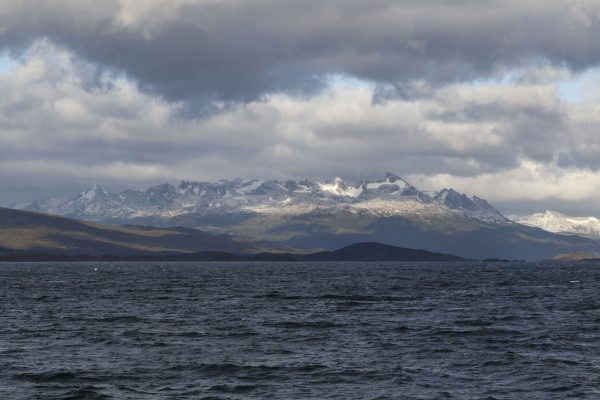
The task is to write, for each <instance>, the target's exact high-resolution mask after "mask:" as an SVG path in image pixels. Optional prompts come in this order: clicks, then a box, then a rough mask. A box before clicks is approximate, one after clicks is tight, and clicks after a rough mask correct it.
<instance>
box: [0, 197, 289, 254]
mask: <svg viewBox="0 0 600 400" xmlns="http://www.w3.org/2000/svg"><path fill="white" fill-rule="evenodd" d="M204 250H210V251H227V252H232V253H255V252H260V251H282V250H286V248H283V247H279V246H270V245H264V244H261V243H255V242H251V241H247V240H240V239H236V238H233V237H231V236H227V235H211V234H207V233H204V232H201V231H198V230H196V229H190V228H154V227H142V226H116V225H100V224H96V223H91V222H81V221H76V220H72V219H67V218H62V217H56V216H52V215H46V214H40V213H34V212H26V211H19V210H12V209H8V208H0V251H4V252H15V251H16V252H30V253H31V252H37V253H50V254H71V255H72V254H88V255H102V254H112V255H132V254H151V253H156V252H198V251H204Z"/></svg>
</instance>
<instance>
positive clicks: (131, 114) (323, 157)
mask: <svg viewBox="0 0 600 400" xmlns="http://www.w3.org/2000/svg"><path fill="white" fill-rule="evenodd" d="M90 80H94V81H95V82H96V84H93V85H90V84H89V81H90ZM0 90H1V91H2V93H3V96H2V97H1V98H0V168H1V170H2V171H3V172H2V177H1V181H0V184H1V185H2V187H10V188H13V189H11V191H12V192H14V191H15V190H16V189H14V188H16V187H22V186H23V182H28V183H29V184H30V185H31V189H30V190H29V191H27V190H22V191H21V192H22V195H21V198H22V200H27V199H31V198H32V197H38V196H39V193H44V194H46V193H47V192H48V191H49V189H48V187H49V186H56V188H55V189H52V190H57V191H58V188H60V191H62V192H64V190H65V187H67V186H69V185H70V186H69V187H72V190H71V191H75V190H79V189H80V188H81V187H82V186H87V185H88V184H90V183H92V182H98V183H101V184H107V185H108V186H109V187H119V188H122V187H125V186H135V187H140V186H143V185H145V184H150V183H158V182H162V181H175V180H179V179H192V180H195V179H221V178H228V177H230V178H231V177H235V176H241V177H249V178H252V177H258V178H271V177H273V178H282V179H287V178H302V177H307V176H308V177H321V178H327V177H330V176H333V175H342V176H345V177H347V178H349V179H357V180H358V179H362V178H376V177H379V175H381V174H382V173H383V172H384V171H386V170H392V171H396V172H398V173H400V174H402V175H408V176H416V177H417V178H416V179H418V180H421V181H423V182H424V184H425V185H427V186H431V187H433V188H435V187H437V188H441V187H442V186H448V185H452V186H457V187H458V188H461V187H462V188H464V189H463V190H465V191H469V192H476V193H478V194H482V195H484V194H485V195H489V196H491V198H492V199H493V198H500V199H503V201H506V202H507V204H508V203H509V202H510V199H506V198H503V197H502V196H504V195H505V194H506V193H505V191H504V189H502V188H501V187H500V186H499V185H497V184H494V183H491V184H490V183H489V182H490V181H491V182H494V181H496V180H497V181H502V180H508V181H511V182H513V183H514V184H515V185H517V183H518V184H519V185H520V186H515V190H511V191H509V192H508V193H510V195H511V196H519V195H520V194H519V190H522V189H525V188H527V186H528V185H530V184H531V182H538V181H539V182H544V184H545V185H549V186H551V185H552V181H553V180H559V181H560V180H561V179H567V178H564V177H565V176H567V175H564V174H563V175H561V172H560V171H561V169H573V168H582V169H586V168H587V169H595V170H597V169H598V167H599V166H598V165H596V160H595V159H594V157H593V154H594V149H595V148H597V145H596V143H597V142H598V139H597V138H596V135H595V128H596V127H598V126H600V120H597V119H598V117H596V115H597V113H594V112H593V110H594V107H595V106H594V105H583V104H582V105H576V104H567V103H564V102H562V101H560V100H559V98H558V97H557V92H556V88H555V86H554V84H552V83H538V82H533V83H524V82H520V81H518V80H517V81H516V82H513V83H510V82H509V83H495V82H487V83H476V84H474V83H470V84H450V85H445V86H443V87H438V88H435V87H431V88H429V89H428V91H429V93H428V95H427V96H424V97H419V98H418V99H416V100H415V99H407V98H402V97H396V98H389V99H387V100H385V101H382V102H373V101H372V99H373V96H374V94H375V92H376V90H377V89H376V87H375V86H373V85H365V84H357V83H353V82H338V83H334V84H332V85H330V86H329V87H328V88H326V89H324V90H323V91H321V92H320V93H318V94H315V95H313V96H308V97H303V96H294V95H288V94H284V93H279V94H273V95H270V96H267V97H265V98H263V99H262V100H260V101H252V102H247V103H241V104H236V105H229V106H228V107H224V108H223V109H222V110H221V111H220V112H218V113H215V114H212V115H209V116H205V117H203V118H195V119H180V118H178V117H177V115H178V112H179V109H180V107H181V105H180V104H179V103H176V102H175V103H173V102H169V101H166V100H164V99H161V98H160V97H157V96H153V95H150V94H147V93H145V92H143V91H140V90H139V88H138V87H137V86H136V85H135V84H134V83H132V82H131V81H130V80H128V79H126V78H123V77H120V76H116V75H111V74H108V75H105V74H100V75H98V74H97V73H96V71H95V70H94V67H93V65H92V64H89V63H85V62H82V61H81V60H79V59H78V58H76V57H75V56H74V53H72V52H71V51H69V50H66V49H64V48H62V47H60V46H56V45H54V44H52V43H50V42H49V41H47V40H42V41H39V42H36V43H35V44H34V45H33V46H32V47H31V48H30V49H29V50H28V51H27V53H26V54H25V55H24V57H23V60H22V63H21V64H19V65H17V66H15V67H14V68H13V69H12V70H11V71H10V72H9V73H8V74H5V75H0ZM598 143H599V144H600V142H598ZM595 146H596V147H595ZM567 155H568V157H567ZM565 160H568V162H567V161H565ZM526 164H530V165H537V166H538V168H539V166H544V165H546V166H548V168H550V169H551V168H554V169H555V171H558V172H555V173H554V175H553V174H549V175H543V176H538V175H535V174H534V175H531V176H530V175H528V174H527V173H525V172H526V171H525V172H523V168H524V167H523V166H524V165H526ZM552 166H553V167H552ZM515 171H516V172H515ZM519 171H521V173H518V172H519ZM419 176H420V178H419ZM440 176H442V177H443V179H442V178H439V177H440ZM577 176H579V177H581V176H585V175H577ZM490 177H492V178H490ZM569 179H570V178H569ZM577 179H579V181H581V179H583V178H577ZM586 179H588V178H586ZM473 182H478V183H477V184H475V183H473ZM486 182H487V183H486ZM515 182H516V183H515ZM477 185H480V186H477ZM478 187H479V190H478V189H477V188H478ZM517 187H518V188H520V189H517ZM536 190H538V191H540V193H542V192H543V191H542V189H541V188H540V189H536ZM495 191H497V192H495ZM35 193H37V195H36V196H34V194H35ZM545 193H546V194H547V195H548V196H558V195H559V194H558V193H556V192H552V191H548V192H545ZM27 196H29V197H27ZM573 196H575V197H576V198H582V197H585V196H589V193H587V192H586V193H583V192H578V193H575V192H573ZM14 197H15V196H14V194H11V195H10V196H8V195H3V196H0V198H3V199H4V200H3V201H5V202H6V201H9V200H7V199H12V198H14ZM538 200H539V199H538ZM11 201H12V200H11Z"/></svg>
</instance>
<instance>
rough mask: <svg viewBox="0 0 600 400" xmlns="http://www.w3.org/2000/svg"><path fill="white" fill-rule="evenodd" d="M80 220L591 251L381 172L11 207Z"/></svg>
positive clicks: (274, 235)
mask: <svg viewBox="0 0 600 400" xmlns="http://www.w3.org/2000/svg"><path fill="white" fill-rule="evenodd" d="M20 208H21V209H24V210H30V211H36V212H44V213H50V214H56V215H61V216H66V217H70V218H76V219H82V220H87V221H94V222H102V223H111V224H137V225H153V226H160V227H167V226H182V227H188V228H196V229H199V230H201V231H204V232H207V233H211V234H231V235H236V236H239V237H245V238H247V239H249V240H259V241H263V242H269V243H278V244H279V245H287V246H293V247H296V248H312V249H314V248H322V249H337V248H340V247H343V246H347V245H349V244H352V243H356V242H381V243H387V244H390V245H395V246H402V247H409V248H425V249H428V250H431V251H436V252H442V253H453V254H458V255H461V256H463V257H467V258H485V257H499V258H511V259H542V258H550V257H552V256H554V255H556V254H559V253H566V252H575V251H586V252H590V251H596V250H598V248H599V242H598V241H596V240H595V239H592V238H588V237H579V236H565V235H560V234H556V233H553V232H548V231H545V230H542V229H539V228H536V227H531V226H526V225H523V224H519V223H516V222H513V221H511V220H509V219H508V218H506V217H505V216H504V215H502V213H501V212H499V211H498V210H497V209H495V208H494V207H493V206H492V205H490V204H489V203H488V202H487V201H486V200H484V199H481V198H479V197H476V196H467V195H465V194H462V193H459V192H457V191H455V190H453V189H443V190H441V191H439V192H434V193H428V192H424V191H421V190H419V189H417V188H416V187H414V186H413V185H411V184H410V183H408V182H407V181H406V180H404V179H402V178H401V177H399V176H397V175H395V174H392V173H387V174H386V175H385V177H384V178H382V179H380V180H374V181H368V180H363V181H359V182H356V183H353V184H350V183H347V182H345V181H344V180H343V179H341V178H340V177H336V178H333V179H330V180H327V181H318V180H314V179H304V180H299V181H293V180H288V181H277V180H244V179H239V178H238V179H232V180H221V181H219V182H189V181H183V182H181V183H180V184H179V185H178V186H173V185H171V184H168V183H166V184H161V185H157V186H153V187H150V188H148V189H147V190H145V191H139V190H124V191H122V192H120V193H110V192H108V191H106V190H104V189H103V188H101V187H100V186H98V185H94V186H92V187H91V188H89V189H88V190H85V191H84V192H82V193H80V194H78V195H74V196H72V197H69V198H53V199H47V200H38V201H35V202H33V203H29V204H25V205H23V206H21V207H20Z"/></svg>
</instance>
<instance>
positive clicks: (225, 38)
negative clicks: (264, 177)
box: [0, 0, 600, 103]
mask: <svg viewBox="0 0 600 400" xmlns="http://www.w3.org/2000/svg"><path fill="white" fill-rule="evenodd" d="M40 37H44V38H47V39H48V40H50V41H52V42H55V43H60V44H61V45H64V46H66V47H68V48H70V49H71V50H72V51H73V52H75V53H76V54H77V56H78V57H82V58H85V59H86V60H87V61H89V62H92V63H94V64H95V65H97V66H100V67H102V68H107V69H111V70H115V71H119V72H122V73H124V74H126V76H128V77H130V78H131V79H133V80H134V81H136V82H138V83H139V85H140V88H142V89H143V90H144V91H146V92H149V93H154V94H158V95H160V96H162V97H164V98H167V99H170V100H175V101H186V102H187V103H194V102H196V103H197V102H200V103H206V102H209V101H212V100H215V99H216V100H223V101H233V102H238V101H242V102H247V101H254V100H256V99H259V98H261V97H262V96H264V95H268V94H272V93H280V92H287V93H315V90H317V89H319V88H323V86H324V82H325V81H326V77H327V76H329V75H331V74H343V75H347V76H353V77H356V78H359V79H362V80H368V81H372V82H377V83H383V84H387V85H398V86H399V87H404V86H406V85H409V84H410V82H413V81H419V80H422V81H425V82H428V83H430V84H433V85H445V84H448V83H452V82H460V81H468V80H472V79H476V78H481V77H490V76H495V75H497V74H504V73H506V72H507V71H510V70H511V69H513V68H516V67H524V66H531V65H540V64H541V65H547V64H548V65H555V66H564V67H566V68H568V69H571V70H573V71H580V70H584V69H586V68H590V67H593V66H596V65H598V63H599V62H600V41H598V40H597V38H598V37H600V4H598V3H597V2H593V1H586V0H557V1H546V0H492V1H485V2H482V1H479V0H461V1H452V2H449V1H445V0H433V1H427V2H423V1H416V0H415V1H409V0H403V1H395V0H373V1H369V2H364V1H347V0H328V1H323V0H288V1H276V0H228V1H215V0H198V1H192V0H174V1H170V2H169V4H168V6H166V5H165V3H164V2H162V1H156V0H145V1H132V0H121V1H119V0H106V1H103V2H101V3H100V2H97V1H92V0H79V1H73V0H53V1H34V0H21V1H7V2H2V4H0V46H2V45H3V46H5V47H9V48H12V49H13V50H15V51H18V50H19V49H21V50H22V49H23V48H26V47H27V46H28V45H29V44H30V43H31V42H32V41H34V40H36V39H39V38H40Z"/></svg>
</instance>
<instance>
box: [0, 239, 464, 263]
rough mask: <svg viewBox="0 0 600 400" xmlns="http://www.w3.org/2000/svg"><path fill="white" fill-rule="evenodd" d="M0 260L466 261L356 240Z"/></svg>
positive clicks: (10, 256)
mask: <svg viewBox="0 0 600 400" xmlns="http://www.w3.org/2000/svg"><path fill="white" fill-rule="evenodd" d="M0 261H267V262H268V261H467V259H464V258H462V257H458V256H455V255H452V254H442V253H432V252H429V251H426V250H416V249H405V248H402V247H395V246H390V245H385V244H381V243H355V244H353V245H350V246H347V247H344V248H342V249H339V250H336V251H323V252H318V253H311V254H294V253H265V252H263V253H256V254H233V253H228V252H219V251H202V252H195V253H184V254H182V253H156V254H150V255H148V254H145V255H128V256H119V255H112V254H106V255H87V254H79V255H67V254H44V253H24V252H21V253H17V252H10V253H1V252H0Z"/></svg>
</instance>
